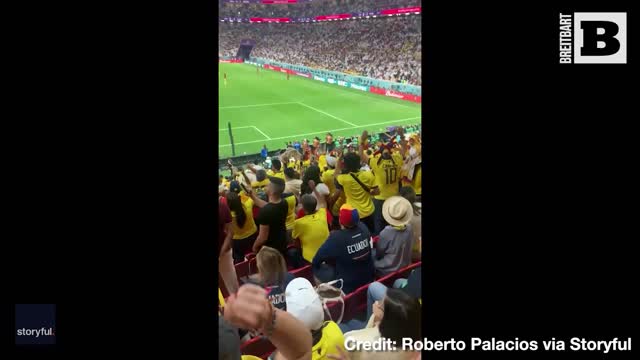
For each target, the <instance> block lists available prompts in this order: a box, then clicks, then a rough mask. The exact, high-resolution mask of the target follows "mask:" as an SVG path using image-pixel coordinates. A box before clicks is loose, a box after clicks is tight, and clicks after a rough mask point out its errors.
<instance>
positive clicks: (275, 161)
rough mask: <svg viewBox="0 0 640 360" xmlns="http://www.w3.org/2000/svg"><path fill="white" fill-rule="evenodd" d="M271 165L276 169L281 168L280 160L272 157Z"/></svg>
mask: <svg viewBox="0 0 640 360" xmlns="http://www.w3.org/2000/svg"><path fill="white" fill-rule="evenodd" d="M271 166H272V167H273V168H274V169H276V170H280V168H282V162H281V161H280V159H273V160H271Z"/></svg>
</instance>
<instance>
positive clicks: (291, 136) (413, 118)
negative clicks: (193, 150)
mask: <svg viewBox="0 0 640 360" xmlns="http://www.w3.org/2000/svg"><path fill="white" fill-rule="evenodd" d="M421 118H422V116H417V117H411V118H406V119H397V120H389V121H383V122H379V123H375V124H367V125H362V126H353V127H346V128H342V129H331V130H324V131H316V132H312V133H306V134H296V135H288V136H281V137H276V138H271V139H269V140H282V139H289V138H299V137H302V136H309V135H316V134H326V133H328V132H333V131H342V130H350V129H362V128H366V127H369V126H377V125H386V124H394V123H398V122H400V121H406V120H415V119H421ZM259 142H264V140H254V141H245V142H239V143H235V145H245V144H255V143H259ZM225 146H231V144H225V145H220V147H225Z"/></svg>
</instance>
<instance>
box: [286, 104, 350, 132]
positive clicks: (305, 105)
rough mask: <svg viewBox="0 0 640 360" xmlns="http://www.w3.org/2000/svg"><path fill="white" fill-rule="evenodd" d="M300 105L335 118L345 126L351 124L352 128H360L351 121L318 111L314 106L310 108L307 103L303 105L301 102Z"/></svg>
mask: <svg viewBox="0 0 640 360" xmlns="http://www.w3.org/2000/svg"><path fill="white" fill-rule="evenodd" d="M298 104H300V105H302V106H304V107H308V108H309V109H311V110H315V111H317V112H319V113H320V114H324V115H327V116H328V117H332V118H334V119H336V120H340V121H342V122H343V123H345V124H349V125H351V126H358V125H356V124H354V123H352V122H349V121H347V120H343V119H340V118H339V117H337V116H334V115H331V114H329V113H327V112H324V111H322V110H318V109H316V108H314V107H313V106H309V105H307V104H305V103H301V102H300V103H298Z"/></svg>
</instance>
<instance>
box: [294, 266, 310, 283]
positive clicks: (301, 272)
mask: <svg viewBox="0 0 640 360" xmlns="http://www.w3.org/2000/svg"><path fill="white" fill-rule="evenodd" d="M291 275H293V277H303V278H305V279H307V280H309V282H310V283H312V284H314V283H315V282H314V279H313V270H311V265H310V264H309V265H306V266H303V267H301V268H299V269H296V270H292V271H291Z"/></svg>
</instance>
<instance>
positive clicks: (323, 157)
mask: <svg viewBox="0 0 640 360" xmlns="http://www.w3.org/2000/svg"><path fill="white" fill-rule="evenodd" d="M318 167H319V168H320V173H323V172H324V168H325V167H327V156H326V155H324V154H322V155H320V157H319V158H318Z"/></svg>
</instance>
